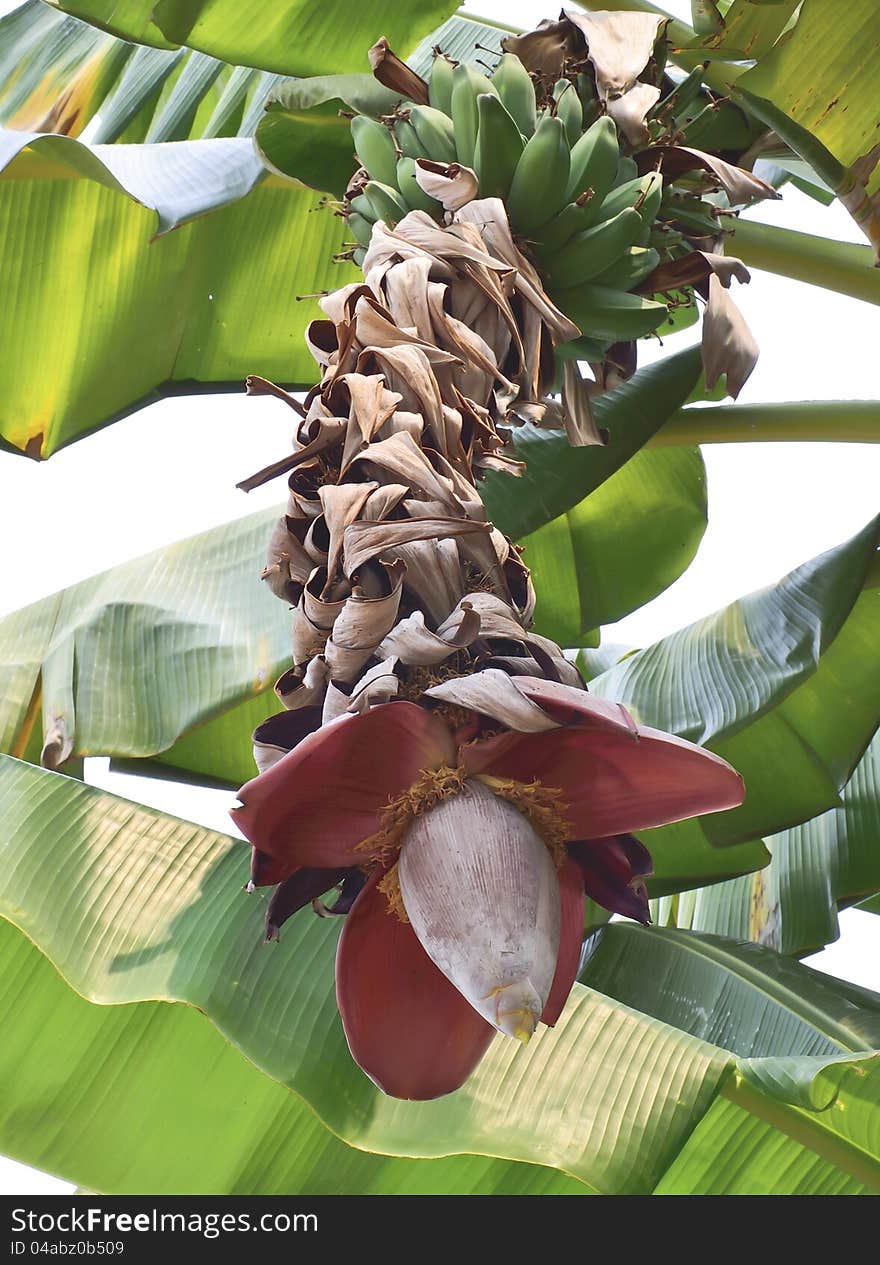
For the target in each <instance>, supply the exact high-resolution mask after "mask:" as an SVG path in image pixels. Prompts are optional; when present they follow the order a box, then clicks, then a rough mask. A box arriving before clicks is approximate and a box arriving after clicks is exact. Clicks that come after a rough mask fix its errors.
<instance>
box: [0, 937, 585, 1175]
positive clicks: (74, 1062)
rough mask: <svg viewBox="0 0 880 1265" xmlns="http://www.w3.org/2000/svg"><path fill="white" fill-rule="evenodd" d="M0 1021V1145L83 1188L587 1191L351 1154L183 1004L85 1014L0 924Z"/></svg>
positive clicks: (455, 1164) (492, 1169)
mask: <svg viewBox="0 0 880 1265" xmlns="http://www.w3.org/2000/svg"><path fill="white" fill-rule="evenodd" d="M0 1014H2V1015H3V1016H4V1018H3V1025H4V1040H3V1043H2V1049H0V1076H2V1080H3V1084H4V1085H5V1086H6V1087H7V1091H6V1092H4V1095H3V1102H2V1104H0V1147H2V1149H3V1151H4V1152H5V1153H6V1154H7V1155H11V1156H13V1157H14V1158H15V1159H18V1160H21V1161H23V1162H24V1163H26V1164H31V1165H35V1166H36V1167H38V1168H41V1169H44V1170H48V1171H49V1172H52V1173H55V1174H57V1175H58V1176H59V1177H63V1178H65V1179H66V1180H68V1181H72V1182H76V1183H78V1184H80V1185H83V1186H86V1187H87V1188H88V1189H89V1190H91V1191H101V1192H106V1193H113V1194H141V1193H149V1194H174V1195H180V1194H230V1195H232V1194H238V1195H245V1194H261V1195H265V1194H297V1195H299V1194H302V1195H312V1194H352V1195H363V1194H589V1193H590V1191H589V1188H588V1187H586V1186H585V1185H584V1184H583V1183H581V1182H578V1181H575V1180H574V1179H573V1178H571V1177H567V1176H565V1174H563V1173H559V1172H556V1171H555V1170H553V1169H549V1168H541V1167H538V1166H536V1165H531V1164H516V1163H509V1162H506V1161H504V1160H493V1159H489V1158H486V1157H484V1156H475V1155H461V1156H453V1157H450V1158H449V1159H437V1160H410V1159H394V1158H389V1157H387V1156H382V1155H372V1154H369V1153H368V1152H365V1151H359V1150H355V1149H354V1148H353V1147H350V1146H347V1145H346V1144H345V1143H344V1142H342V1141H340V1139H339V1138H337V1137H336V1136H335V1135H334V1134H333V1133H331V1132H330V1131H329V1130H328V1129H326V1128H325V1127H324V1125H322V1124H321V1122H320V1120H319V1119H318V1117H317V1116H316V1115H315V1114H314V1113H313V1112H312V1111H311V1110H309V1108H308V1107H307V1106H306V1105H305V1104H304V1103H303V1101H302V1099H300V1098H298V1097H297V1096H296V1095H295V1094H291V1093H290V1092H289V1090H287V1089H286V1088H285V1087H284V1086H283V1085H280V1084H279V1083H278V1082H277V1081H274V1080H272V1079H271V1078H270V1077H268V1076H265V1075H264V1074H263V1073H262V1072H260V1071H259V1070H258V1069H257V1068H256V1067H254V1065H253V1064H252V1063H251V1062H249V1061H248V1059H247V1058H245V1057H243V1055H242V1054H241V1053H240V1052H239V1051H238V1050H237V1049H236V1048H235V1046H233V1045H231V1044H230V1043H229V1042H227V1041H225V1040H224V1038H223V1037H222V1036H221V1034H220V1033H219V1032H218V1031H217V1029H216V1028H215V1027H214V1026H213V1025H212V1024H211V1023H210V1021H209V1020H207V1019H205V1018H204V1016H202V1015H200V1014H199V1013H198V1012H197V1011H195V1010H193V1009H192V1008H191V1007H188V1006H169V1005H167V1004H164V1003H162V1002H159V1001H151V1002H141V1003H140V1004H136V1005H123V1006H95V1005H92V1004H90V1003H89V1002H87V1001H85V1000H84V999H83V998H82V997H80V996H78V995H77V993H75V992H74V991H73V989H72V988H70V987H69V986H68V985H67V984H65V982H64V980H63V979H62V978H61V976H59V975H58V974H57V972H56V971H55V969H54V968H53V967H52V966H51V964H50V963H49V961H48V960H47V959H46V958H45V957H43V955H42V954H41V953H40V952H39V951H38V950H37V949H36V948H35V947H34V946H33V945H32V944H31V943H30V942H29V941H28V940H27V938H26V937H25V936H23V935H22V934H21V932H19V931H17V930H16V929H15V927H13V925H12V924H11V923H9V922H5V921H2V920H0ZM218 1118H222V1127H218ZM59 1119H60V1120H63V1121H64V1128H63V1130H59V1129H58V1128H57V1127H56V1122H57V1121H58V1120H59Z"/></svg>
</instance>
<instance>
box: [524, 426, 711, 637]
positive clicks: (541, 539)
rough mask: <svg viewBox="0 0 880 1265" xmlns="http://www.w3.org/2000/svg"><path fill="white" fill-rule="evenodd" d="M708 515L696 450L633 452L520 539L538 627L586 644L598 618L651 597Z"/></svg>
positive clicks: (674, 574)
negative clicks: (577, 500) (534, 594)
mask: <svg viewBox="0 0 880 1265" xmlns="http://www.w3.org/2000/svg"><path fill="white" fill-rule="evenodd" d="M662 457H668V458H671V460H669V461H664V460H662V459H658V458H662ZM707 516H708V506H707V503H706V468H705V466H704V464H703V459H702V457H701V456H700V452H699V449H697V448H675V449H671V450H668V451H664V452H663V453H660V452H649V451H646V450H643V451H642V452H638V453H636V455H635V456H634V457H632V458H631V459H630V460H629V461H628V462H627V463H626V464H625V465H624V466H622V467H621V469H619V470H618V471H616V473H614V474H613V475H611V477H610V478H609V479H608V480H606V482H605V483H603V484H602V485H601V486H600V487H599V488H597V489H596V491H595V492H593V493H592V494H591V495H590V496H588V497H586V498H585V499H584V500H583V501H582V502H581V503H580V505H576V506H575V507H574V509H572V510H569V512H568V513H567V514H563V515H561V516H560V517H559V518H555V519H553V520H552V522H550V523H548V524H547V525H546V526H544V527H541V528H540V529H539V530H538V531H537V532H535V533H534V534H532V535H530V536H526V537H525V539H524V540H523V545H524V547H525V553H524V560H525V562H526V563H527V564H528V566H529V567H531V569H532V575H533V578H534V581H535V587H536V589H537V593H538V604H537V607H536V610H535V627H536V629H537V631H538V632H541V633H544V634H545V635H546V636H548V637H552V638H553V639H554V640H555V641H557V642H559V643H560V644H561V645H566V646H575V645H584V644H586V643H585V641H584V637H585V635H586V634H588V633H590V632H591V631H592V630H594V629H598V627H599V625H600V624H611V623H614V622H615V620H618V619H622V618H623V617H624V615H628V614H629V613H630V611H633V610H636V609H637V608H638V607H640V606H642V605H644V603H645V602H649V601H650V600H651V599H652V598H654V597H656V596H657V594H658V593H662V592H663V590H664V589H665V588H668V586H669V585H670V584H672V583H673V581H674V580H677V579H678V577H679V576H680V575H681V574H682V572H683V571H685V570H686V569H687V567H688V566H689V565H690V563H691V562H692V561H693V558H694V555H695V554H696V552H697V549H698V547H699V544H700V541H701V540H702V538H703V533H704V531H705V530H706V522H707Z"/></svg>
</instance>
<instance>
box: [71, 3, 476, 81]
mask: <svg viewBox="0 0 880 1265" xmlns="http://www.w3.org/2000/svg"><path fill="white" fill-rule="evenodd" d="M52 3H53V4H55V5H56V7H57V8H59V9H63V10H64V11H65V12H66V13H71V14H73V15H74V16H75V17H78V18H82V19H84V20H85V21H86V22H90V23H92V24H93V25H95V26H98V27H100V28H101V29H103V30H106V31H110V32H112V33H113V34H114V35H118V36H121V37H122V38H123V39H126V40H134V41H136V42H138V43H141V44H150V45H153V46H155V47H157V48H175V47H177V46H178V45H181V44H185V45H187V46H188V47H189V48H196V49H199V50H200V51H201V52H203V53H210V54H211V56H212V57H219V58H221V59H222V60H223V61H230V62H235V63H236V64H238V65H242V66H258V67H259V68H260V69H262V70H271V71H275V72H276V73H278V74H282V75H311V74H322V73H330V72H335V71H358V70H363V69H365V65H366V53H367V49H368V48H369V47H370V45H371V44H374V43H375V41H376V39H377V38H378V34H384V35H385V36H386V37H387V39H388V41H389V43H390V44H391V46H392V48H394V49H395V50H396V51H397V52H398V53H399V54H400V56H402V57H403V56H406V55H407V54H408V53H409V52H411V51H412V49H413V48H414V47H415V45H416V44H417V43H418V41H419V40H420V39H422V37H423V36H425V35H427V34H429V32H431V31H432V30H433V29H434V28H435V27H436V26H437V24H438V23H439V22H442V21H443V19H444V18H446V17H448V16H449V15H450V14H451V13H454V12H455V9H456V7H457V6H456V5H455V4H454V3H452V2H451V0H372V2H371V3H370V4H369V5H360V6H357V5H356V6H352V5H351V4H345V3H340V0H275V3H273V4H272V5H271V6H268V7H267V6H266V5H265V4H263V3H261V2H260V0H195V2H193V0H65V3H63V4H62V3H59V0H52ZM377 33H378V34H377Z"/></svg>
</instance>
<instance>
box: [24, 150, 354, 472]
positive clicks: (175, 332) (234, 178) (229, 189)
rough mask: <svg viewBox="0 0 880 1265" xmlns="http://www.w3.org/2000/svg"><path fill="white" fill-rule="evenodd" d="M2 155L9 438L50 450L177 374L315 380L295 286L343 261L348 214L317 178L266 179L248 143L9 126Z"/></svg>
mask: <svg viewBox="0 0 880 1265" xmlns="http://www.w3.org/2000/svg"><path fill="white" fill-rule="evenodd" d="M0 168H2V174H0V225H2V230H3V235H4V240H5V242H6V250H5V251H4V252H3V258H2V262H0V285H2V288H3V293H4V294H5V296H6V302H5V303H4V305H3V314H2V316H0V338H2V340H3V345H4V347H5V349H6V355H5V357H4V366H5V367H4V370H3V372H2V374H0V384H2V400H3V403H2V410H0V434H2V436H3V438H4V439H5V441H6V443H7V444H8V445H9V446H11V447H12V448H14V449H16V450H18V451H21V452H26V453H27V454H28V455H29V456H33V457H46V456H49V455H50V454H51V453H52V452H54V451H56V450H57V449H58V448H60V447H63V446H64V445H65V444H68V443H71V442H72V441H73V440H75V439H77V438H80V437H81V436H82V435H84V434H87V433H88V432H89V431H92V430H94V429H95V428H97V427H99V426H102V425H106V424H107V423H108V422H110V421H113V420H114V419H116V418H118V417H121V416H124V415H125V414H127V413H129V412H131V410H132V408H134V407H137V406H139V405H141V404H144V403H148V402H150V401H151V400H155V399H157V398H159V396H160V395H162V394H166V393H169V392H172V391H174V392H179V391H180V390H181V387H184V389H186V384H189V389H193V388H194V384H195V383H196V382H199V383H208V382H210V383H211V384H212V385H213V386H214V387H215V388H216V389H224V387H225V388H226V389H229V388H233V389H235V390H240V389H241V384H242V382H243V380H244V378H245V376H246V375H247V374H248V373H252V372H253V373H259V374H262V375H263V376H265V377H269V378H273V377H274V378H281V379H283V380H285V381H289V382H291V383H294V384H296V383H298V384H301V385H305V384H308V383H310V382H311V381H312V379H313V377H314V362H313V360H312V358H311V356H310V355H309V354H308V352H307V350H306V348H305V345H304V342H303V333H304V330H305V327H306V325H307V323H308V321H309V320H310V319H311V318H312V317H313V316H314V315H315V313H316V312H317V305H316V304H314V303H311V302H305V303H297V302H296V301H295V300H296V296H297V295H299V294H313V293H314V292H315V291H316V290H320V289H322V288H324V287H325V286H326V285H327V284H333V285H337V284H344V283H345V281H346V280H348V279H350V278H351V277H352V276H353V275H354V274H353V270H352V269H349V268H347V267H339V266H337V265H334V264H332V263H331V260H332V256H333V254H334V252H336V251H338V250H339V249H340V245H341V242H342V236H343V230H342V223H341V221H340V220H338V219H336V218H335V217H334V216H333V215H332V213H331V212H330V211H329V210H326V209H323V208H322V209H318V198H317V195H315V194H314V193H312V192H310V191H307V190H303V189H302V188H299V187H296V186H293V185H291V184H289V183H287V182H282V181H281V180H280V179H279V178H270V179H268V180H267V179H265V178H263V176H262V173H261V169H260V165H259V163H258V161H257V160H256V158H255V156H254V153H253V149H252V145H251V142H249V141H248V140H245V139H234V138H229V139H217V140H208V141H187V142H182V143H180V144H173V145H172V144H169V145H164V144H161V145H148V146H131V147H129V146H106V147H105V146H93V147H90V146H87V145H84V144H83V143H82V142H80V141H77V140H72V139H70V138H66V137H60V136H38V137H34V136H32V135H31V134H28V133H15V132H3V133H0ZM249 190H252V192H250V194H249V196H247V197H245V196H243V195H244V194H246V193H248V191H249ZM218 206H221V207H223V209H222V210H219V211H217V212H216V213H215V214H212V215H206V214H205V212H207V211H211V210H213V209H214V208H216V207H218ZM178 225H180V226H181V227H177V228H176V231H175V232H173V233H171V232H168V231H167V230H169V229H171V228H174V227H175V226H178ZM157 231H161V232H162V233H163V235H162V236H160V237H158V238H156V233H157ZM35 269H37V270H38V275H39V283H38V284H37V282H36V277H37V272H35V271H34V270H35ZM279 272H280V273H281V275H282V276H283V277H284V281H283V282H282V283H281V284H279V280H278V277H279ZM242 312H247V320H246V321H244V320H240V318H239V316H238V314H239V313H242Z"/></svg>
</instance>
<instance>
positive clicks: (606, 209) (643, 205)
mask: <svg viewBox="0 0 880 1265" xmlns="http://www.w3.org/2000/svg"><path fill="white" fill-rule="evenodd" d="M662 197H663V177H662V176H661V175H660V174H659V172H656V171H649V172H648V174H647V175H646V176H637V177H636V178H635V180H627V182H626V184H622V185H618V187H617V188H616V189H612V190H611V192H610V193H609V194H608V197H607V198H606V199H605V201H604V202H603V203H602V204H601V206H599V207H597V209H596V210H595V211H594V212H593V217H592V218H593V221H594V222H601V221H603V220H608V219H611V217H612V216H614V215H618V214H619V213H620V212H621V211H623V210H625V209H626V208H627V207H628V206H634V207H636V208H637V209H638V211H639V213H640V214H641V216H642V219H643V220H644V222H645V223H646V224H650V223H652V222H653V220H654V218H655V216H656V215H657V212H658V211H659V209H660V202H661V199H662ZM590 205H591V206H592V203H590Z"/></svg>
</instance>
